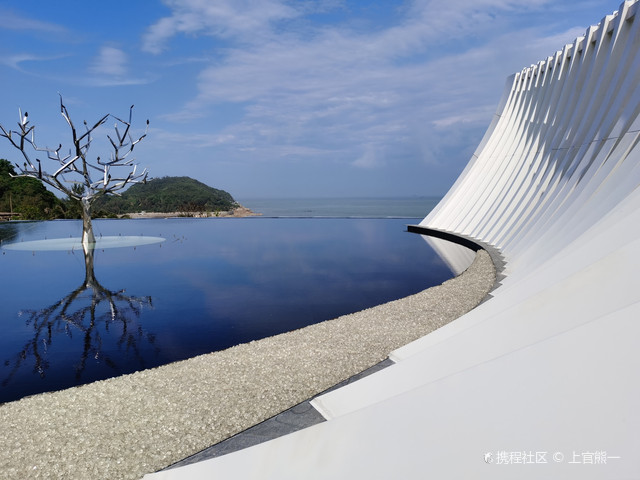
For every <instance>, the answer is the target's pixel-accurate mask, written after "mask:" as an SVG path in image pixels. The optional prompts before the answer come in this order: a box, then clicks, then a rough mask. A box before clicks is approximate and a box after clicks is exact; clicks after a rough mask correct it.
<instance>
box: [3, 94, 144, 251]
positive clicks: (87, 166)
mask: <svg viewBox="0 0 640 480" xmlns="http://www.w3.org/2000/svg"><path fill="white" fill-rule="evenodd" d="M18 114H19V121H18V129H17V130H7V129H6V128H5V127H4V126H2V125H1V124H0V136H2V137H4V138H6V139H7V140H9V142H10V143H11V145H13V146H14V147H15V148H16V149H17V150H19V151H20V153H21V154H22V157H23V164H22V166H20V165H19V164H18V163H15V165H16V167H17V169H18V172H19V173H18V175H16V176H19V177H20V176H22V177H31V178H36V179H38V180H40V181H42V182H43V183H46V184H47V185H50V186H51V187H53V188H55V189H57V190H59V191H61V192H62V193H64V194H65V195H67V196H68V197H69V198H73V199H75V200H78V201H80V202H81V203H82V205H83V210H82V212H83V220H84V227H83V242H84V239H85V234H87V238H88V241H89V242H93V241H94V240H93V238H94V237H93V233H92V232H88V230H89V229H90V228H91V226H90V225H91V204H92V203H93V202H94V201H95V200H96V199H97V198H99V197H101V196H102V195H110V194H116V195H117V194H119V192H120V191H122V190H123V189H125V188H126V187H127V186H129V185H132V184H135V183H143V182H146V179H147V170H146V169H144V170H143V171H142V172H141V173H137V168H136V165H134V164H133V162H134V159H133V158H131V159H129V158H128V156H129V154H130V153H131V152H133V149H134V147H135V146H136V145H137V144H138V143H140V142H141V141H142V140H143V139H144V138H145V137H146V136H147V132H148V130H149V120H147V123H146V127H145V130H144V133H143V134H142V135H141V136H140V137H138V138H137V139H135V140H134V138H133V137H132V136H131V120H132V118H133V105H131V107H130V108H129V119H128V121H124V120H122V119H120V118H119V117H116V116H115V115H112V114H110V113H108V114H106V115H104V116H102V117H101V118H100V119H99V120H98V121H97V122H95V123H94V124H93V126H89V124H88V123H87V122H86V121H85V122H83V124H84V127H85V132H84V133H83V134H82V135H80V136H78V132H77V131H76V127H75V125H74V124H73V121H72V120H71V116H70V115H69V111H68V110H67V107H66V106H65V104H64V102H63V100H62V95H60V114H61V115H62V117H63V118H64V120H65V121H66V122H67V125H68V126H69V128H70V129H71V139H72V143H73V146H72V148H70V150H69V154H68V155H66V156H62V157H61V156H60V151H61V150H62V144H59V145H58V148H56V149H51V148H47V147H45V148H41V147H38V145H37V144H36V142H35V126H32V125H30V121H29V114H28V113H27V112H25V113H24V115H23V114H22V111H21V110H20V109H18ZM110 117H111V118H113V119H114V120H115V121H116V122H115V125H114V130H115V133H116V135H115V138H116V140H114V138H112V136H111V135H108V134H107V138H108V139H109V142H110V143H111V147H112V152H111V153H110V155H109V160H108V161H101V160H100V157H99V156H98V157H97V160H96V161H95V162H90V161H89V160H88V152H89V148H90V147H91V142H92V141H93V134H94V132H95V131H96V130H97V129H98V128H99V127H101V126H102V125H104V124H105V123H106V122H107V120H108V119H109V118H110ZM119 127H120V128H119ZM121 129H122V132H121ZM29 147H30V148H29ZM28 149H32V150H33V151H35V152H45V153H46V155H47V159H49V160H51V161H53V162H56V163H57V167H56V169H55V170H54V173H53V174H50V173H48V171H47V169H43V165H42V162H41V160H40V159H38V158H36V159H35V162H34V161H32V160H31V158H30V156H29V153H28V152H27V150H28ZM36 154H37V153H36ZM132 165H133V168H132V169H131V170H130V171H129V172H128V174H127V175H124V176H116V177H114V176H112V174H111V169H112V168H115V167H131V166H132ZM71 174H73V175H76V176H80V178H81V179H80V180H76V179H69V180H68V179H66V178H65V175H71ZM92 174H93V175H95V176H96V178H94V177H93V176H92ZM98 176H99V179H98V178H97V177H98ZM66 184H71V187H69V186H67V185H66ZM77 185H82V186H83V187H84V188H82V189H80V188H75V189H74V188H73V187H74V186H77Z"/></svg>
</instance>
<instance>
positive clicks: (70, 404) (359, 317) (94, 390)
mask: <svg viewBox="0 0 640 480" xmlns="http://www.w3.org/2000/svg"><path fill="white" fill-rule="evenodd" d="M494 281H495V268H494V266H493V263H492V261H491V259H490V257H489V255H488V254H487V253H486V252H484V251H482V250H481V251H479V252H478V254H477V255H476V258H475V261H474V263H473V264H472V265H471V266H470V267H469V268H468V269H467V270H466V271H465V272H464V273H463V274H461V275H459V276H458V277H456V278H454V279H451V280H449V281H447V282H444V283H443V284H442V285H439V286H435V287H432V288H430V289H427V290H424V291H422V292H420V293H417V294H415V295H411V296H409V297H406V298H403V299H400V300H395V301H392V302H389V303H385V304H383V305H379V306H376V307H373V308H370V309H367V310H363V311H360V312H357V313H353V314H350V315H345V316H342V317H339V318H337V319H334V320H329V321H326V322H322V323H319V324H316V325H311V326H308V327H305V328H302V329H300V330H296V331H293V332H289V333H285V334H281V335H277V336H274V337H270V338H266V339H263V340H259V341H254V342H251V343H247V344H242V345H238V346H235V347H232V348H229V349H227V350H224V351H221V352H215V353H212V354H207V355H201V356H198V357H195V358H191V359H189V360H185V361H181V362H177V363H173V364H170V365H166V366H162V367H159V368H155V369H150V370H145V371H141V372H137V373H134V374H131V375H125V376H121V377H117V378H113V379H109V380H104V381H99V382H95V383H92V384H88V385H84V386H81V387H76V388H71V389H68V390H63V391H60V392H52V393H45V394H41V395H36V396H33V397H28V398H25V399H22V400H19V401H16V402H11V403H7V404H4V405H2V406H0V428H1V432H2V434H1V435H0V476H1V477H2V478H4V479H25V478H52V479H53V478H56V479H58V478H68V479H76V478H77V479H87V478H91V479H139V478H141V477H142V476H143V475H144V474H146V473H151V472H154V471H158V470H160V469H162V468H165V467H167V466H169V465H171V464H173V463H175V462H177V461H179V460H181V459H183V458H186V457H188V456H190V455H193V454H195V453H197V452H199V451H201V450H203V449H205V448H207V447H209V446H211V445H214V444H216V443H218V442H220V441H222V440H224V439H226V438H228V437H230V436H232V435H234V434H236V433H238V432H241V431H243V430H245V429H247V428H249V427H250V426H252V425H255V424H257V423H259V422H261V421H263V420H265V419H267V418H270V417H272V416H274V415H276V414H278V413H279V412H282V411H284V410H286V409H288V408H290V407H292V406H293V405H296V404H298V403H300V402H302V401H304V400H307V399H309V398H311V397H313V396H314V395H317V394H318V393H320V392H322V391H324V390H326V389H327V388H329V387H331V386H332V385H335V384H337V383H338V382H340V381H342V380H344V379H347V378H349V377H351V376H352V375H355V374H357V373H359V372H361V371H363V370H365V369H366V368H368V367H370V366H372V365H375V364H376V363H378V362H380V361H382V360H383V359H385V358H386V357H387V355H388V354H389V352H391V351H392V350H394V349H396V348H398V347H400V346H402V345H405V344H407V343H409V342H411V341H412V340H414V339H416V338H419V337H421V336H423V335H426V334H427V333H429V332H431V331H433V330H435V329H437V328H439V327H440V326H442V325H444V324H446V323H448V322H450V321H451V320H453V319H455V318H457V317H459V316H460V315H463V314H464V313H466V312H467V311H469V310H471V309H472V308H474V307H475V306H476V305H477V304H478V303H479V302H480V301H481V300H482V299H483V298H485V296H486V295H487V293H488V292H489V291H490V290H491V288H492V287H493V285H494Z"/></svg>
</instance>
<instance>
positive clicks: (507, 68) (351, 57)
mask: <svg viewBox="0 0 640 480" xmlns="http://www.w3.org/2000/svg"><path fill="white" fill-rule="evenodd" d="M177 3H178V2H177V0H174V1H173V2H172V5H177ZM192 3H193V2H184V3H182V4H181V9H187V5H188V4H192ZM545 3H546V2H545V1H544V0H540V1H538V2H530V3H528V4H527V5H521V4H520V2H516V1H515V0H477V1H474V2H470V1H466V2H465V1H452V2H447V3H444V4H443V3H442V2H432V1H415V2H412V3H411V4H410V5H409V8H407V9H405V10H404V11H403V12H402V13H403V15H401V16H400V17H398V18H399V20H397V21H395V23H392V24H389V25H383V26H381V27H379V28H377V29H357V28H354V29H351V28H349V26H348V24H345V23H334V24H331V26H327V25H324V26H322V27H319V26H316V27H315V28H310V29H303V30H302V31H304V32H305V33H306V35H299V34H298V31H297V30H296V29H291V30H285V31H284V32H282V31H278V30H277V29H270V28H271V24H270V23H269V21H266V20H265V21H263V23H261V24H260V27H259V28H257V30H258V31H259V32H260V33H261V36H260V41H259V42H252V41H251V38H250V37H251V35H250V34H249V32H247V31H244V30H242V29H241V28H239V27H238V28H231V27H230V28H229V30H228V31H227V32H226V33H224V32H222V33H221V31H220V30H218V27H217V26H213V25H214V23H215V22H213V20H212V18H213V17H210V18H209V22H210V23H206V22H203V23H201V24H198V25H196V24H195V23H192V24H190V27H189V28H190V29H189V31H191V32H192V33H194V32H197V33H202V34H210V35H218V36H223V35H226V34H227V33H228V34H229V36H230V35H231V33H230V32H232V31H233V35H235V37H234V38H232V39H228V40H227V42H226V43H225V48H224V51H223V52H222V53H220V52H218V54H217V56H216V58H215V59H212V61H211V62H210V63H209V64H208V65H206V66H205V67H204V68H203V69H202V70H201V71H200V73H199V75H198V77H197V92H196V94H195V95H194V96H193V98H192V99H191V100H190V101H188V102H187V103H186V104H185V106H184V108H183V109H182V110H181V111H178V112H176V113H174V114H173V119H174V120H190V119H195V118H198V119H199V121H200V122H201V125H207V117H215V116H216V114H217V113H216V112H217V111H219V109H220V106H223V105H224V106H228V105H229V104H237V105H238V106H239V108H240V106H241V108H242V114H241V115H237V116H236V117H235V120H234V121H233V122H229V123H227V124H226V126H222V127H220V128H219V130H216V136H217V137H216V138H218V139H219V138H225V139H226V140H225V141H219V142H217V143H216V141H213V142H212V143H209V142H207V141H204V138H202V140H203V141H202V142H199V143H201V144H203V145H207V146H213V145H214V144H215V146H216V148H217V153H218V154H219V155H220V156H222V157H224V158H225V159H246V158H248V157H247V154H248V152H250V154H251V158H253V159H255V161H269V160H276V159H282V158H283V157H287V158H288V157H289V156H297V157H298V158H299V159H300V160H310V161H314V162H322V163H325V164H326V163H330V164H331V165H336V164H339V165H342V166H349V167H357V168H358V169H365V170H369V171H373V170H376V169H384V168H393V166H394V165H399V164H400V163H401V162H404V161H406V160H407V159H416V158H418V159H419V161H422V162H423V163H429V164H431V165H436V164H438V165H442V164H446V163H447V162H449V163H452V164H456V165H459V166H460V168H461V166H462V165H464V163H465V162H466V161H467V160H468V158H469V157H468V156H467V155H469V154H470V152H472V151H473V148H474V147H475V145H476V144H477V142H478V141H479V139H480V137H481V135H482V133H483V132H484V129H485V128H486V126H487V125H488V124H489V122H490V120H491V115H492V114H493V113H494V112H495V107H496V104H497V102H498V100H499V98H500V94H501V93H502V87H503V85H504V81H505V80H506V77H507V76H508V75H510V74H511V73H514V72H516V71H519V70H520V69H521V68H523V67H524V66H527V65H528V64H529V63H533V62H536V61H538V60H540V59H543V58H545V57H546V56H548V55H551V54H553V53H554V52H555V51H556V50H557V49H558V48H560V47H561V46H562V44H563V43H565V42H567V41H571V40H572V38H573V37H574V36H576V35H579V34H581V33H582V32H583V31H584V28H580V29H578V30H576V29H569V30H565V31H563V32H561V33H558V32H557V31H556V32H555V33H552V34H551V35H546V32H545V31H543V30H541V29H539V28H537V29H533V28H522V27H518V28H515V27H513V26H511V25H510V22H512V21H513V20H512V19H511V17H510V15H516V16H517V15H520V19H522V17H523V16H524V14H523V12H522V10H528V9H534V10H535V9H536V8H537V9H539V8H540V7H541V5H544V4H545ZM223 4H224V5H226V3H225V2H223ZM269 5H271V6H272V7H273V6H274V5H276V2H275V1H271V2H269ZM280 5H281V6H282V5H284V6H286V5H290V4H289V3H286V4H285V3H281V4H280ZM274 11H275V10H274ZM227 12H231V10H227ZM235 14H238V15H239V13H238V12H235V13H234V14H232V13H229V18H230V19H231V21H230V24H232V25H233V24H234V23H235V20H237V18H239V17H234V16H233V15H235ZM243 15H246V16H248V17H252V16H253V15H254V12H251V11H245V12H243ZM291 16H294V14H291ZM183 17H184V18H187V17H188V15H187V11H186V10H179V12H174V15H173V16H172V17H168V18H171V19H172V20H171V23H172V24H173V26H172V27H171V28H170V29H167V30H165V33H167V34H166V35H164V36H157V37H156V40H162V42H160V43H158V45H163V46H164V44H165V42H168V41H169V40H170V38H171V36H172V35H174V34H177V33H178V30H177V29H176V27H175V25H176V24H177V23H176V22H177V19H178V18H183ZM275 18H277V19H282V18H284V14H281V15H273V16H272V17H271V19H275ZM183 24H184V25H186V24H187V22H186V21H185V22H184V23H183ZM156 25H159V24H156ZM186 31H187V29H186V28H185V32H186ZM550 31H552V32H553V30H550ZM229 38H230V37H229ZM532 39H533V40H532ZM200 128H202V127H200ZM220 136H221V137H220ZM455 149H457V152H458V153H457V157H455V158H452V157H451V152H452V151H454V150H455ZM361 171H362V170H361Z"/></svg>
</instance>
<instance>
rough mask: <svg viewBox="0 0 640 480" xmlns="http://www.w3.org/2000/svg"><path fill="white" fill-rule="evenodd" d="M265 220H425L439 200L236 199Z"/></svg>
mask: <svg viewBox="0 0 640 480" xmlns="http://www.w3.org/2000/svg"><path fill="white" fill-rule="evenodd" d="M236 200H237V201H238V202H239V203H240V204H241V205H243V206H245V207H247V208H249V209H250V210H252V211H253V212H255V213H259V214H261V215H262V216H264V217H300V218H311V217H332V218H420V219H422V218H424V217H425V216H426V215H427V214H428V213H429V212H430V211H431V210H432V209H433V208H434V207H435V206H436V205H437V204H438V202H439V201H440V200H441V197H428V196H413V197H376V198H374V197H343V198H239V199H236Z"/></svg>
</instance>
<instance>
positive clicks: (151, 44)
mask: <svg viewBox="0 0 640 480" xmlns="http://www.w3.org/2000/svg"><path fill="white" fill-rule="evenodd" d="M164 3H165V4H166V5H167V6H168V7H170V8H171V9H172V15H171V16H169V17H164V18H161V19H160V20H159V21H158V22H156V23H155V24H154V25H152V26H151V27H150V28H149V29H148V31H147V32H146V34H145V36H144V38H143V50H145V51H147V52H151V53H160V52H161V51H163V50H164V49H165V44H166V42H167V41H168V40H169V39H170V38H171V37H173V36H175V35H178V34H182V35H196V34H205V35H213V36H217V37H220V38H232V37H244V38H252V39H256V38H258V37H259V36H260V35H261V34H262V33H264V32H265V31H266V30H269V28H270V25H271V24H272V23H273V22H276V21H279V20H286V19H291V18H295V17H297V16H298V15H300V13H299V12H298V11H297V10H296V9H294V8H293V7H290V6H288V5H287V4H286V3H284V2H281V1H278V0H218V1H216V2H211V1H209V0H165V2H164Z"/></svg>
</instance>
